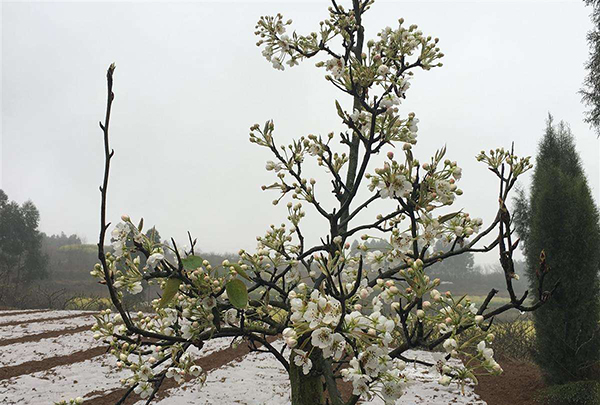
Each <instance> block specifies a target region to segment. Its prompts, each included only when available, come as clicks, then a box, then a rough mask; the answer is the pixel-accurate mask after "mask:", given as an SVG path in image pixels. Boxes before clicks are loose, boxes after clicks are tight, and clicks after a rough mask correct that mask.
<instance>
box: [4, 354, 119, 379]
mask: <svg viewBox="0 0 600 405" xmlns="http://www.w3.org/2000/svg"><path fill="white" fill-rule="evenodd" d="M107 350H108V348H107V347H106V346H102V347H94V348H93V349H89V350H82V351H79V352H75V353H73V354H70V355H68V356H60V357H50V358H47V359H44V360H39V361H29V362H27V363H23V364H19V365H17V366H9V367H2V368H0V380H6V379H8V378H12V377H16V376H18V375H22V374H31V373H35V372H38V371H46V370H49V369H51V368H53V367H57V366H64V365H67V364H71V363H77V362H80V361H85V360H89V359H91V358H94V357H96V356H100V355H101V354H104V353H106V351H107Z"/></svg>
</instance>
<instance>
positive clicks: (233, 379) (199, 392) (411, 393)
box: [135, 351, 486, 405]
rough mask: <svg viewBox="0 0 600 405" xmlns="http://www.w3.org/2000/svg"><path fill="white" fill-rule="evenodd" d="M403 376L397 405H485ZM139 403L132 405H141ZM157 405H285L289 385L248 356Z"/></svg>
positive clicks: (376, 402)
mask: <svg viewBox="0 0 600 405" xmlns="http://www.w3.org/2000/svg"><path fill="white" fill-rule="evenodd" d="M413 356H415V357H417V356H418V358H419V359H421V360H424V361H433V359H432V358H431V355H430V354H429V353H427V352H423V351H410V352H408V353H407V357H409V358H413ZM406 373H407V374H408V375H409V376H410V378H411V379H412V380H413V381H414V382H413V383H412V384H411V385H410V386H409V387H408V389H407V391H406V393H405V394H404V396H403V397H402V398H401V399H400V400H399V401H398V402H397V405H415V404H419V405H449V404H453V405H486V403H485V402H484V401H482V400H481V399H479V397H478V396H477V395H476V394H475V393H474V392H473V388H472V387H467V388H466V390H465V395H464V396H463V395H461V393H460V390H459V389H458V388H457V387H456V386H455V385H454V386H451V387H447V388H446V387H442V386H441V385H439V384H438V383H437V381H436V380H437V378H438V377H437V376H436V375H435V374H434V373H432V372H430V370H429V368H428V367H424V366H417V367H414V366H410V367H408V368H407V369H406ZM144 403H145V402H144V401H139V402H137V403H136V404H135V405H144ZM156 404H157V405H212V404H223V405H233V404H236V405H237V404H240V405H257V404H260V405H288V404H290V385H289V380H288V376H287V373H286V371H285V369H284V368H283V366H282V365H281V364H280V363H279V362H278V361H277V360H276V359H275V358H274V357H273V356H272V355H270V354H268V353H250V354H248V355H247V356H245V357H244V358H243V359H242V360H241V361H239V362H231V363H229V364H227V365H226V366H224V367H221V368H219V369H216V370H213V371H211V372H209V373H208V377H207V379H206V383H205V385H204V386H203V387H201V386H200V385H199V384H197V383H194V382H188V383H184V384H182V385H181V386H179V387H177V388H174V389H171V390H169V391H168V396H167V397H166V398H163V399H162V400H160V401H158V402H157V403H156ZM362 404H365V405H367V404H368V405H383V404H384V402H383V400H381V399H380V398H373V399H372V400H371V401H366V402H362Z"/></svg>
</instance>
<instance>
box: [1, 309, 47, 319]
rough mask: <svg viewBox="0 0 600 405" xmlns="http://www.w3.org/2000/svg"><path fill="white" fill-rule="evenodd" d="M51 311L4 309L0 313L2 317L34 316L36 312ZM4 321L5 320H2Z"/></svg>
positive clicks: (45, 310) (44, 310)
mask: <svg viewBox="0 0 600 405" xmlns="http://www.w3.org/2000/svg"><path fill="white" fill-rule="evenodd" d="M49 311H50V310H49V309H3V310H1V311H0V317H4V316H8V315H22V314H33V313H36V312H49ZM0 319H3V318H0Z"/></svg>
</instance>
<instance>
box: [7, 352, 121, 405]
mask: <svg viewBox="0 0 600 405" xmlns="http://www.w3.org/2000/svg"><path fill="white" fill-rule="evenodd" d="M114 364H115V360H114V357H113V356H110V355H103V356H98V357H95V358H93V359H90V360H85V361H82V362H79V363H74V364H69V365H66V366H58V367H54V368H52V369H50V370H47V371H40V372H37V373H32V374H27V375H21V376H18V377H13V378H10V379H8V380H2V381H0V404H2V405H9V404H10V405H42V404H48V405H50V404H53V403H54V402H57V401H60V400H63V399H69V398H75V397H78V396H81V397H83V396H85V395H86V394H88V393H92V392H96V394H95V395H91V396H90V397H89V398H95V397H97V396H100V395H102V394H103V391H104V390H112V389H115V388H118V387H119V386H120V383H119V380H120V379H121V378H124V377H127V376H128V375H129V374H131V371H128V370H127V371H117V370H116V368H115V367H114ZM86 399H87V398H86Z"/></svg>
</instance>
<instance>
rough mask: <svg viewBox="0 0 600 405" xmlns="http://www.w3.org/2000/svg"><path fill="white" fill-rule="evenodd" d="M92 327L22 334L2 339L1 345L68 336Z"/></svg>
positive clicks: (84, 326) (85, 326) (0, 340)
mask: <svg viewBox="0 0 600 405" xmlns="http://www.w3.org/2000/svg"><path fill="white" fill-rule="evenodd" d="M90 327H91V325H83V326H77V327H74V328H68V329H57V330H52V331H48V332H42V333H38V334H32V335H26V336H21V337H17V338H14V339H0V347H2V346H10V345H14V344H17V343H25V342H37V341H39V340H42V339H50V338H54V337H58V336H68V335H72V334H74V333H79V332H84V331H89V330H90Z"/></svg>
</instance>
